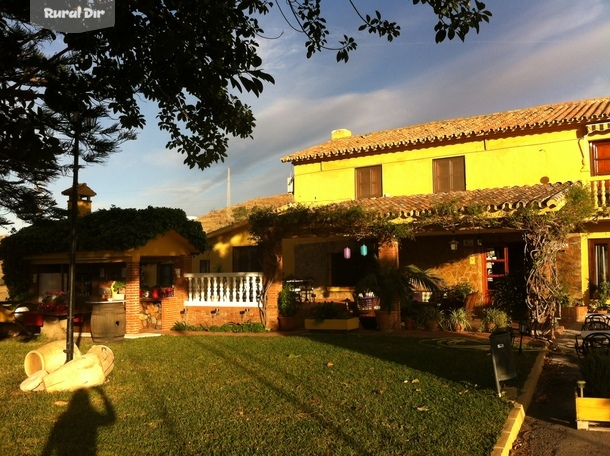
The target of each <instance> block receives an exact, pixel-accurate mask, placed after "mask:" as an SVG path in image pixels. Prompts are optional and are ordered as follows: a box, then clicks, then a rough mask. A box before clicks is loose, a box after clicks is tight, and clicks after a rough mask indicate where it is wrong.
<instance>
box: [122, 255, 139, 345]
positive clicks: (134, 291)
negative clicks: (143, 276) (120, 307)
mask: <svg viewBox="0 0 610 456" xmlns="http://www.w3.org/2000/svg"><path fill="white" fill-rule="evenodd" d="M125 266H126V270H127V276H126V278H125V282H126V288H125V332H126V333H127V334H135V333H138V332H139V331H140V328H141V327H142V323H141V322H140V319H139V318H138V314H139V313H140V262H139V261H136V262H128V263H126V264H125Z"/></svg>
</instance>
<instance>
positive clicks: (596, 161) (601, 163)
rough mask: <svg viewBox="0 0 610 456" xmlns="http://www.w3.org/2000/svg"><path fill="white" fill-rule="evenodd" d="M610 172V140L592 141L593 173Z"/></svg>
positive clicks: (596, 174) (599, 174) (597, 174)
mask: <svg viewBox="0 0 610 456" xmlns="http://www.w3.org/2000/svg"><path fill="white" fill-rule="evenodd" d="M606 174H610V141H598V142H594V143H591V175H592V176H601V175H606Z"/></svg>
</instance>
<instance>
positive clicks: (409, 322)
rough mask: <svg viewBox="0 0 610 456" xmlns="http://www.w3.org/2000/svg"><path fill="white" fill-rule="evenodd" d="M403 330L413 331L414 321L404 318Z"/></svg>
mask: <svg viewBox="0 0 610 456" xmlns="http://www.w3.org/2000/svg"><path fill="white" fill-rule="evenodd" d="M405 329H409V330H411V329H415V320H413V319H412V318H405Z"/></svg>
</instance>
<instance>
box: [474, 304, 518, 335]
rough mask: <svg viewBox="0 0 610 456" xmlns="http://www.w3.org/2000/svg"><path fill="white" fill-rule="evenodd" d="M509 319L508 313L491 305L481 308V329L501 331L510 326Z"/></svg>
mask: <svg viewBox="0 0 610 456" xmlns="http://www.w3.org/2000/svg"><path fill="white" fill-rule="evenodd" d="M510 323H511V319H510V317H509V316H508V314H507V313H506V312H505V311H503V310H501V309H495V308H493V307H491V308H489V309H485V310H483V319H482V321H481V328H480V329H481V331H485V332H492V331H503V330H505V329H506V328H508V327H509V326H510Z"/></svg>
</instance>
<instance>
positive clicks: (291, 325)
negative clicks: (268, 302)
mask: <svg viewBox="0 0 610 456" xmlns="http://www.w3.org/2000/svg"><path fill="white" fill-rule="evenodd" d="M277 322H278V326H279V329H280V331H294V330H295V329H300V328H302V327H303V325H304V323H305V319H304V318H301V317H277Z"/></svg>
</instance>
